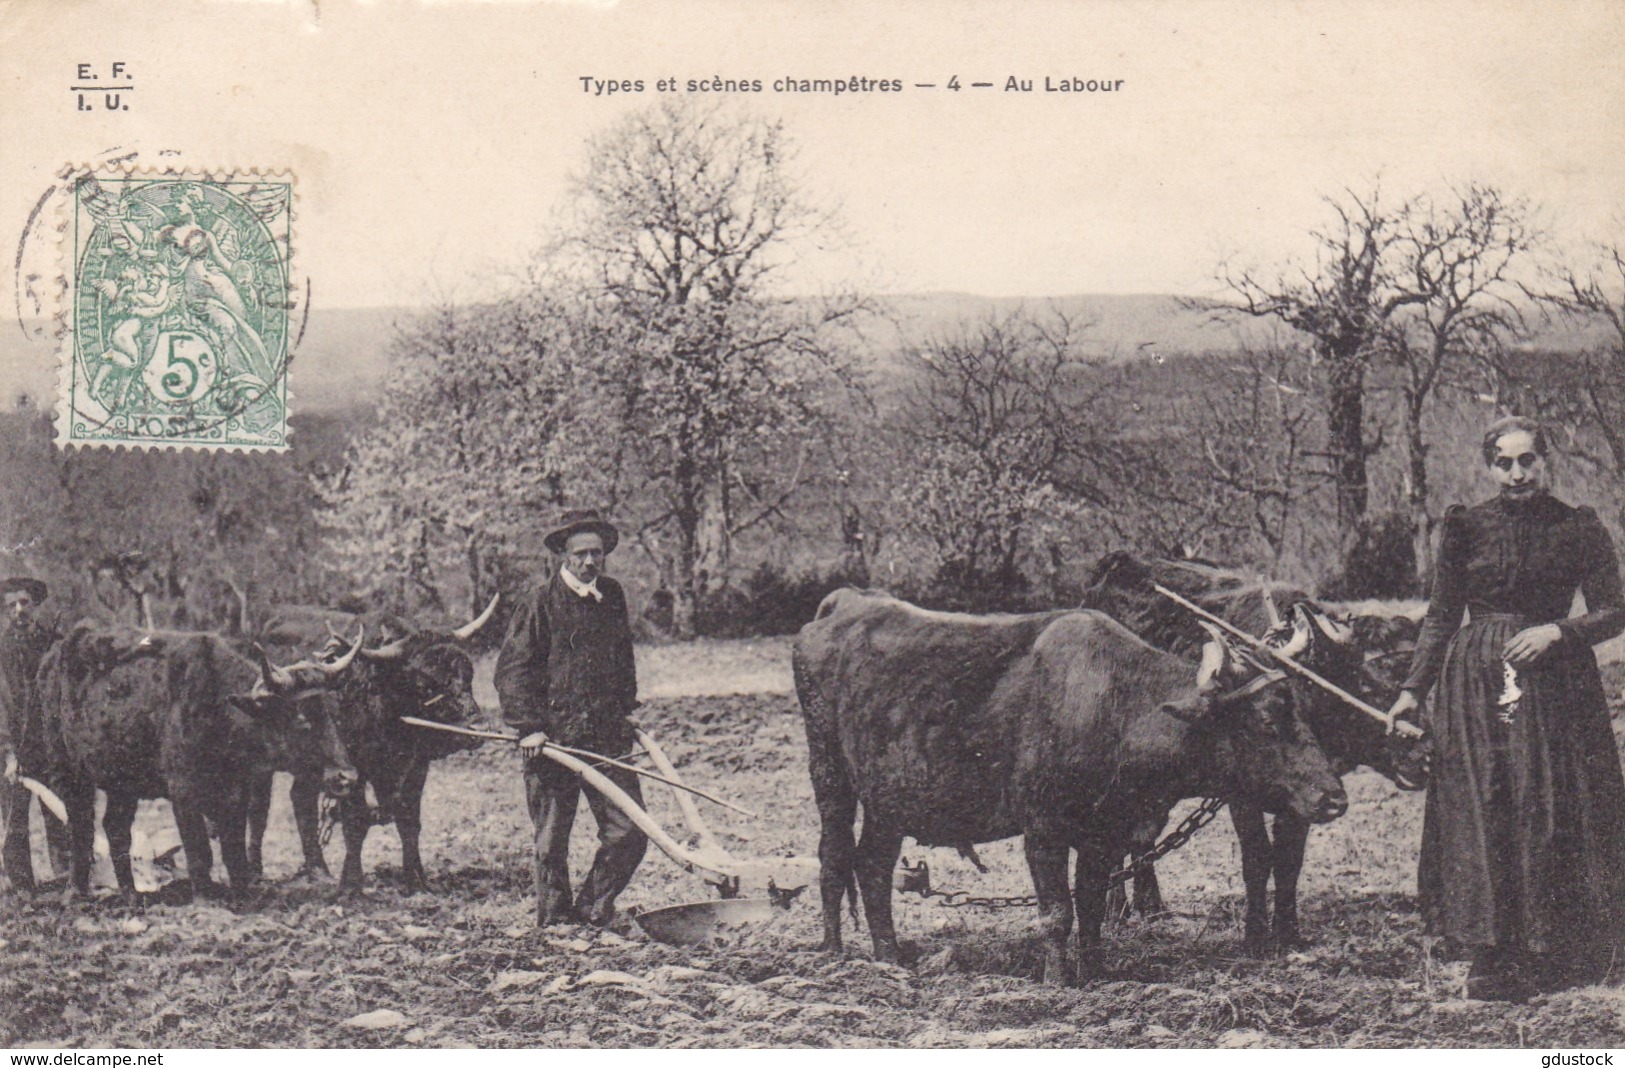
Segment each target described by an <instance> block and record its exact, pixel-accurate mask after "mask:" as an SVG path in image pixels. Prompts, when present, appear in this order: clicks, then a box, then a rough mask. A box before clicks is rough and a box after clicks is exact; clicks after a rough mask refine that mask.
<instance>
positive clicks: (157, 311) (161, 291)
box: [57, 169, 296, 450]
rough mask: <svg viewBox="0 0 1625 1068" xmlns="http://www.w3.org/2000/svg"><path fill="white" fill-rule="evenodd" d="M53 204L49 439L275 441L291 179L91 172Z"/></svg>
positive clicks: (284, 358) (155, 443)
mask: <svg viewBox="0 0 1625 1068" xmlns="http://www.w3.org/2000/svg"><path fill="white" fill-rule="evenodd" d="M66 210H67V211H68V212H70V213H71V214H70V217H69V218H67V219H65V220H64V224H65V225H64V227H63V230H64V233H63V238H64V240H63V248H64V252H65V254H66V255H67V256H68V257H69V263H68V264H67V265H66V270H65V274H66V277H67V280H68V286H67V308H66V314H67V319H68V322H67V324H66V325H67V331H66V333H65V335H64V337H65V340H64V346H63V353H62V367H61V381H60V394H61V395H60V397H59V406H58V411H57V442H58V443H59V444H62V445H70V444H71V445H80V446H95V445H104V446H120V445H122V446H135V447H156V448H170V447H178V448H186V447H195V448H214V449H231V450H262V449H268V450H280V449H285V448H286V447H287V441H288V400H289V395H288V379H287V368H288V357H289V352H290V346H291V339H290V329H292V328H295V326H296V323H295V317H294V311H295V308H296V299H295V298H296V289H295V285H294V280H293V275H292V266H293V264H292V250H293V247H294V232H293V230H294V181H293V177H292V175H290V174H287V173H271V174H263V173H260V172H257V171H255V172H246V173H245V172H235V173H224V174H222V173H212V172H211V173H203V172H198V171H192V170H184V171H156V170H150V169H149V170H139V171H120V170H115V171H90V172H87V173H83V174H81V175H80V176H79V177H78V179H77V180H76V181H75V182H74V184H73V187H72V195H71V197H70V198H69V201H68V204H67V209H66Z"/></svg>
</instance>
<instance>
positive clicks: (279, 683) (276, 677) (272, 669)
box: [254, 642, 294, 693]
mask: <svg viewBox="0 0 1625 1068" xmlns="http://www.w3.org/2000/svg"><path fill="white" fill-rule="evenodd" d="M254 653H255V655H256V656H258V657H259V661H260V674H261V675H262V676H264V678H265V687H266V689H268V690H270V691H272V692H273V693H281V692H283V691H285V690H288V689H291V688H292V687H293V685H294V679H293V673H292V672H290V671H288V669H286V668H279V667H277V666H276V665H275V664H273V663H271V657H270V654H268V653H267V652H266V651H265V646H263V645H261V644H260V643H259V642H255V643H254Z"/></svg>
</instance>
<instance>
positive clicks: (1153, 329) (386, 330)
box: [0, 293, 1600, 414]
mask: <svg viewBox="0 0 1625 1068" xmlns="http://www.w3.org/2000/svg"><path fill="white" fill-rule="evenodd" d="M1022 305H1025V306H1026V307H1027V308H1029V309H1030V310H1033V311H1035V312H1036V311H1043V310H1045V309H1046V308H1049V307H1055V308H1057V309H1059V310H1060V311H1062V312H1063V313H1065V314H1067V315H1070V316H1072V317H1074V318H1075V320H1076V322H1077V323H1078V325H1079V326H1080V327H1085V326H1086V327H1087V329H1084V330H1082V331H1081V340H1082V342H1083V345H1084V349H1085V351H1086V352H1089V353H1092V354H1094V355H1098V356H1103V357H1106V358H1108V359H1128V358H1131V357H1133V356H1134V355H1135V354H1136V353H1139V352H1141V351H1159V352H1163V353H1167V354H1169V355H1174V354H1178V353H1196V352H1227V351H1231V350H1233V349H1235V348H1237V347H1239V346H1241V345H1243V344H1254V345H1256V344H1259V343H1262V342H1265V341H1267V340H1269V339H1270V338H1272V337H1277V336H1282V335H1283V331H1284V328H1283V327H1282V326H1280V324H1278V323H1276V322H1274V321H1273V320H1249V321H1244V322H1234V323H1231V322H1215V321H1213V320H1212V318H1211V317H1210V316H1207V315H1205V314H1203V313H1201V312H1193V311H1188V310H1186V309H1184V308H1181V307H1180V306H1179V301H1178V298H1176V297H1173V296H1169V295H1165V294H1152V293H1147V294H1127V295H1115V294H1113V295H1105V294H1096V295H1078V296H1069V297H1053V298H1041V297H1033V298H1011V297H979V296H975V295H974V294H969V293H921V294H907V295H901V296H894V297H888V298H885V300H884V301H883V306H884V307H885V309H886V312H885V316H884V318H883V320H882V321H880V322H878V323H876V324H875V325H874V327H873V328H872V329H870V330H869V331H867V333H868V336H869V338H870V342H871V344H872V346H873V352H872V356H873V358H874V360H875V363H876V365H877V370H880V371H881V372H882V373H884V371H885V370H886V369H888V368H889V367H891V366H893V358H894V357H895V354H896V352H897V350H898V349H899V348H900V347H902V346H904V345H907V344H911V343H917V342H919V341H921V340H923V339H925V338H928V337H931V336H933V335H936V334H940V333H942V332H944V331H946V330H950V329H952V328H953V327H954V325H955V324H957V323H959V322H963V321H967V320H968V321H974V320H976V319H978V318H982V317H985V316H986V315H987V314H988V313H990V312H993V313H998V314H1003V313H1007V312H1009V311H1012V310H1014V309H1015V308H1017V307H1019V306H1022ZM415 314H417V309H413V308H407V307H393V308H321V309H316V310H314V311H312V312H311V313H310V319H309V321H308V323H307V324H306V328H305V333H304V336H303V338H301V339H300V341H299V344H298V346H297V347H296V349H295V351H294V358H293V364H292V367H291V372H290V373H291V375H292V378H291V384H292V387H293V393H294V410H295V411H296V412H300V411H303V412H310V413H313V414H319V413H328V412H343V411H346V410H349V409H354V408H358V407H367V406H370V405H371V404H372V403H373V402H375V401H376V400H377V399H378V395H379V393H380V391H381V390H382V388H383V383H384V379H385V376H386V375H387V374H388V371H389V367H388V352H389V345H390V341H391V339H392V338H393V336H394V330H395V325H396V324H397V323H398V322H404V321H409V320H410V319H411V317H412V316H413V315H415ZM44 325H45V324H42V323H39V322H32V323H29V324H28V326H27V329H26V330H25V329H24V328H22V327H19V326H18V325H17V324H16V323H15V322H14V323H13V324H12V325H11V328H10V329H0V398H4V402H5V403H6V404H7V405H8V406H9V405H10V403H11V402H12V401H14V400H15V398H17V397H18V396H19V395H21V394H27V395H29V396H31V397H35V398H50V397H52V396H53V395H54V393H55V390H56V351H57V345H56V342H55V341H54V340H51V339H48V338H47V339H42V338H41V337H40V336H39V335H41V334H42V333H44V331H43V330H42V327H43V326H44ZM1599 339H1600V334H1597V333H1588V332H1586V331H1581V330H1575V329H1572V328H1565V327H1562V326H1557V327H1548V328H1545V329H1543V330H1542V331H1540V332H1539V334H1538V335H1537V336H1536V338H1535V339H1534V340H1533V341H1532V342H1531V346H1533V347H1541V348H1551V349H1556V350H1559V351H1573V350H1575V349H1579V348H1582V347H1584V346H1585V345H1587V344H1594V343H1596V342H1597V341H1598V340H1599Z"/></svg>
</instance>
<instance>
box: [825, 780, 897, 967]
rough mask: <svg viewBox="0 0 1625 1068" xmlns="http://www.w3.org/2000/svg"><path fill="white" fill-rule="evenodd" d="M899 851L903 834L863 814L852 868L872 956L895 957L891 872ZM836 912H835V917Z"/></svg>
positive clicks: (881, 958) (887, 958) (894, 866)
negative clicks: (870, 943)
mask: <svg viewBox="0 0 1625 1068" xmlns="http://www.w3.org/2000/svg"><path fill="white" fill-rule="evenodd" d="M902 851H903V836H902V835H901V834H899V833H897V832H896V831H895V830H893V829H891V828H890V827H885V826H882V825H881V822H880V821H879V820H871V819H870V818H869V814H868V813H867V812H865V813H864V816H863V836H862V837H861V838H859V839H858V850H857V855H856V857H855V858H854V865H853V866H854V867H855V869H856V871H857V877H858V892H859V893H860V894H861V895H862V896H863V914H864V916H866V917H867V918H868V920H869V937H870V938H872V939H873V940H874V944H875V959H876V960H883V961H896V960H897V929H896V928H895V927H893V926H892V914H891V895H892V885H891V883H892V873H893V872H894V871H896V870H897V855H898V854H899V853H901V852H902ZM838 919H839V912H838V911H837V920H838Z"/></svg>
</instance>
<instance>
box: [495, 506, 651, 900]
mask: <svg viewBox="0 0 1625 1068" xmlns="http://www.w3.org/2000/svg"><path fill="white" fill-rule="evenodd" d="M619 540H620V534H619V532H618V531H617V530H616V529H615V527H614V525H613V524H611V523H609V522H607V521H606V520H604V519H602V518H601V517H600V516H599V515H598V513H597V511H595V510H591V509H587V510H575V511H569V512H566V513H565V514H564V516H563V518H562V519H561V521H560V523H559V525H558V526H557V527H556V528H555V529H553V530H552V531H551V532H549V533H548V535H547V537H546V538H545V539H544V542H545V544H546V545H547V547H548V548H549V549H550V550H552V551H553V552H554V553H555V554H557V555H558V556H559V558H560V559H559V566H558V568H557V569H556V570H555V572H554V574H553V576H552V577H551V578H549V579H546V580H544V581H543V582H541V583H540V584H538V585H537V586H535V587H534V588H532V589H531V590H530V591H529V592H528V593H527V594H526V596H525V598H524V600H523V601H522V602H521V603H520V604H519V607H518V609H517V611H515V613H514V616H513V620H512V622H511V623H510V624H509V627H508V636H507V639H506V640H505V641H504V642H503V645H502V652H501V654H500V655H499V656H498V657H497V668H496V688H497V694H498V696H499V698H500V699H501V702H502V715H503V719H504V720H506V721H507V723H508V724H509V725H510V726H511V727H513V728H514V729H515V730H517V731H518V732H519V733H520V735H521V736H522V737H525V738H526V740H527V743H528V744H526V745H525V746H523V747H522V755H523V757H524V776H525V801H526V804H527V806H528V808H529V810H530V818H531V822H532V823H533V824H534V826H535V830H536V922H537V925H538V926H542V927H546V926H550V925H553V924H567V923H576V922H587V923H591V924H594V925H597V926H600V927H603V926H609V925H610V924H611V922H612V921H613V920H614V917H615V898H616V897H617V896H618V895H619V894H620V892H621V891H622V890H624V889H625V888H626V885H627V883H629V882H631V880H632V875H633V873H634V872H635V871H636V870H637V867H638V864H639V862H640V861H642V859H643V853H644V850H645V849H646V848H647V846H648V839H647V838H646V837H645V836H644V835H643V833H642V832H641V831H639V830H638V829H637V828H636V827H634V826H633V825H632V822H631V821H630V820H629V819H627V817H626V815H625V814H624V813H622V812H621V811H620V810H619V809H618V808H616V807H615V806H614V805H613V804H611V803H609V801H608V799H606V798H605V797H604V796H603V795H602V794H600V793H599V792H598V791H596V790H594V789H592V788H590V787H587V786H586V785H585V784H583V783H582V782H581V781H580V780H579V779H578V778H577V777H576V775H575V773H574V772H572V771H570V770H569V769H567V768H564V767H562V766H561V765H559V764H556V763H554V762H553V761H551V760H549V759H547V757H546V756H544V755H543V754H542V752H541V742H542V740H543V739H545V740H550V741H553V742H557V743H559V744H560V745H567V746H571V747H572V748H576V749H586V750H590V751H592V752H594V753H601V754H603V755H605V756H622V755H624V754H625V753H627V752H628V751H629V750H630V749H631V748H632V744H633V741H634V732H635V730H636V727H635V726H634V725H633V723H632V721H631V720H630V719H628V718H627V716H628V714H629V713H630V712H631V711H632V710H633V709H634V708H636V707H637V703H638V702H637V692H638V680H637V667H636V665H635V664H634V662H633V659H632V629H631V625H630V622H629V620H628V616H627V610H626V595H625V593H624V592H623V591H622V590H621V586H620V584H619V583H617V582H616V581H615V580H614V579H612V578H610V577H609V576H607V575H605V574H604V573H603V570H604V561H605V558H606V557H607V556H608V555H609V554H610V553H612V552H614V551H615V545H616V543H617V542H618V541H619ZM600 770H601V771H602V772H603V773H604V774H605V775H606V776H608V778H609V779H610V780H611V781H612V782H614V783H615V785H616V786H618V787H620V788H621V789H622V790H624V791H625V792H626V793H627V794H628V795H629V796H630V797H631V798H632V800H633V801H635V802H636V803H637V804H639V805H642V804H643V795H642V793H641V792H640V790H639V787H638V780H637V776H636V775H634V774H633V773H631V772H628V771H624V770H621V769H618V768H611V767H605V768H602V769H600ZM583 791H585V792H586V795H587V804H588V806H589V807H590V808H591V809H592V814H593V818H594V819H596V820H597V821H598V853H597V855H596V856H595V857H594V858H593V862H592V867H591V869H590V870H589V871H588V872H587V877H586V879H585V880H584V881H583V882H582V884H581V889H580V890H579V891H578V892H577V893H576V895H575V897H574V900H573V901H572V899H571V894H570V868H569V851H570V828H571V827H572V826H573V825H574V823H575V815H576V808H577V806H578V804H579V802H580V800H581V794H582V792H583Z"/></svg>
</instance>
